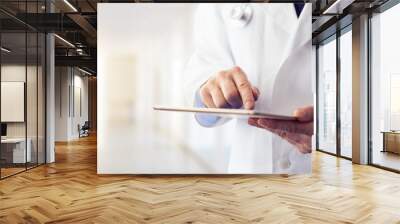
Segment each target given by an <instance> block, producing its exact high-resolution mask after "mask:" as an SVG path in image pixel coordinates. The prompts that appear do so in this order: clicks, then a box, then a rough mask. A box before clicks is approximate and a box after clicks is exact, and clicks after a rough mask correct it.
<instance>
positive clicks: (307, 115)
mask: <svg viewBox="0 0 400 224" xmlns="http://www.w3.org/2000/svg"><path fill="white" fill-rule="evenodd" d="M293 116H295V117H296V118H297V120H299V121H301V122H308V121H312V120H314V106H307V107H300V108H297V109H296V110H295V111H294V112H293Z"/></svg>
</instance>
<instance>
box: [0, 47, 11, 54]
mask: <svg viewBox="0 0 400 224" xmlns="http://www.w3.org/2000/svg"><path fill="white" fill-rule="evenodd" d="M0 49H1V51H4V52H6V53H10V52H11V50H9V49H7V48H5V47H1V48H0Z"/></svg>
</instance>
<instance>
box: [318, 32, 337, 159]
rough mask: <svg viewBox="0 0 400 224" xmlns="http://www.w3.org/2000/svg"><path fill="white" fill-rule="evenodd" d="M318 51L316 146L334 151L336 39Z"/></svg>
mask: <svg viewBox="0 0 400 224" xmlns="http://www.w3.org/2000/svg"><path fill="white" fill-rule="evenodd" d="M318 51H319V52H318V66H319V67H318V68H319V71H318V76H319V77H318V108H319V109H318V132H319V133H318V147H319V149H321V150H324V151H327V152H331V153H336V40H332V41H330V42H328V43H326V44H324V45H321V46H320V47H319V48H318Z"/></svg>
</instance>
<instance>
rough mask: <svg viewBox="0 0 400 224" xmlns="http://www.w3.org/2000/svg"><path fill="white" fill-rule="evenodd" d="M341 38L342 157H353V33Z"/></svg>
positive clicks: (349, 30)
mask: <svg viewBox="0 0 400 224" xmlns="http://www.w3.org/2000/svg"><path fill="white" fill-rule="evenodd" d="M343 32H344V33H343V34H342V35H341V36H340V93H339V94H340V155H341V156H344V157H347V158H351V157H352V148H351V145H352V138H351V137H352V96H353V95H352V74H353V73H352V33H351V26H350V27H348V28H346V30H345V31H343Z"/></svg>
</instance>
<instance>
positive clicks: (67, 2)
mask: <svg viewBox="0 0 400 224" xmlns="http://www.w3.org/2000/svg"><path fill="white" fill-rule="evenodd" d="M64 2H65V4H67V5H68V6H69V7H70V8H71V9H72V10H73V11H74V12H78V10H77V9H76V8H75V6H73V5H72V4H71V3H70V2H69V1H68V0H64Z"/></svg>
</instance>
